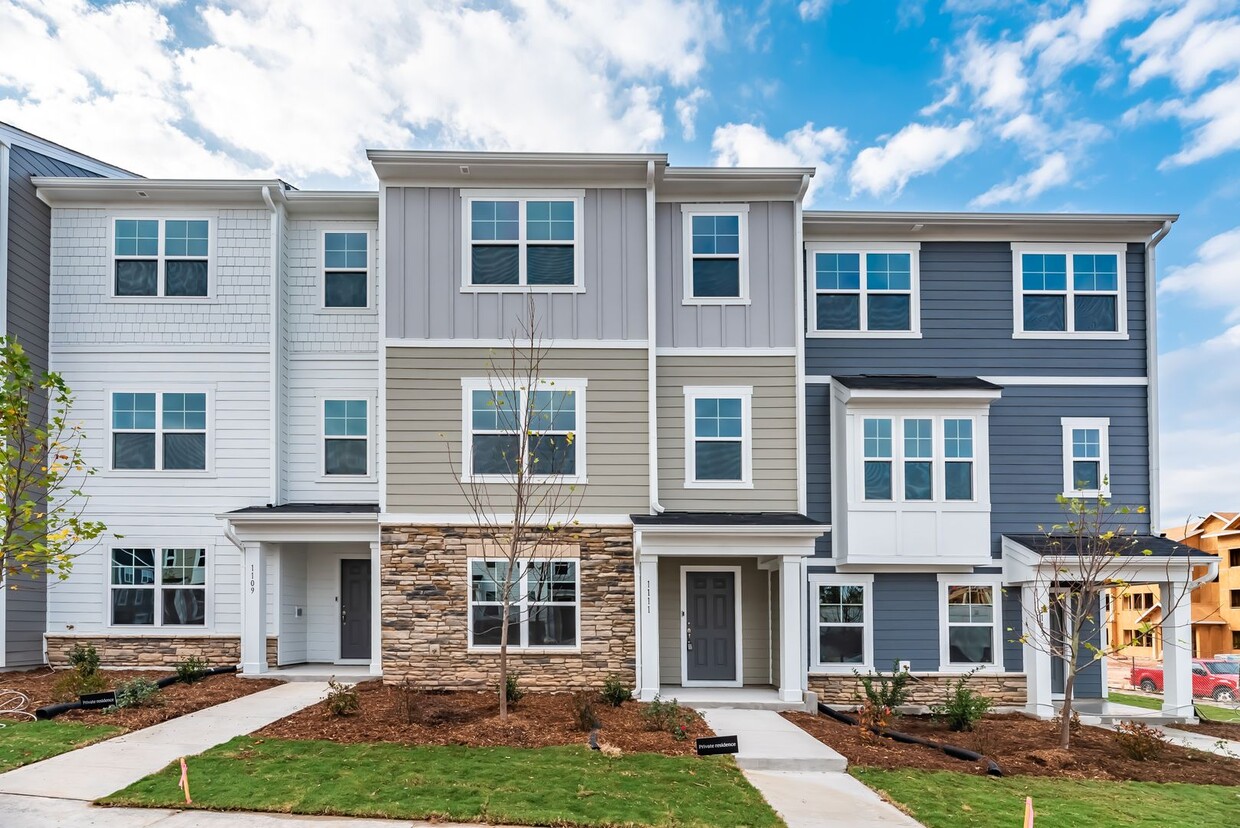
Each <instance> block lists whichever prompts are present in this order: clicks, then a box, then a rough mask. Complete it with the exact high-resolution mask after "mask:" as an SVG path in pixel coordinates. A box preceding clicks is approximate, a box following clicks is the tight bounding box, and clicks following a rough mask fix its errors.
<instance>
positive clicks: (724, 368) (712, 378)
mask: <svg viewBox="0 0 1240 828" xmlns="http://www.w3.org/2000/svg"><path fill="white" fill-rule="evenodd" d="M658 382H659V386H658V402H659V501H660V502H661V503H662V504H663V506H664V507H666V508H668V509H679V510H705V511H728V510H736V511H747V512H758V511H766V512H791V511H795V510H796V508H797V473H796V468H797V443H796V365H795V362H794V359H793V357H791V356H754V357H702V356H661V357H659V358H658ZM691 385H748V386H753V488H752V489H687V488H685V393H684V389H685V386H691Z"/></svg>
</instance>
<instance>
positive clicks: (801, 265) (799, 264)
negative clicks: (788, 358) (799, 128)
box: [792, 173, 810, 514]
mask: <svg viewBox="0 0 1240 828" xmlns="http://www.w3.org/2000/svg"><path fill="white" fill-rule="evenodd" d="M809 179H810V174H809V173H806V174H805V175H803V176H801V189H800V190H798V191H797V200H796V202H795V210H796V213H795V227H794V230H793V232H794V233H795V236H796V247H797V250H796V260H795V276H796V289H795V290H794V291H793V295H794V296H795V297H796V298H795V300H794V302H793V305H794V307H795V309H796V322H795V324H794V326H793V329H792V330H793V336H794V337H795V339H794V341H795V343H796V407H797V410H796V418H797V419H796V423H797V511H798V512H800V513H801V514H805V513H806V512H807V511H808V509H809V494H808V492H807V491H806V479H805V477H806V457H805V417H806V414H805V292H806V290H807V288H806V285H805V226H804V214H805V206H804V203H803V201H804V199H805V193H806V192H807V191H808V190H809Z"/></svg>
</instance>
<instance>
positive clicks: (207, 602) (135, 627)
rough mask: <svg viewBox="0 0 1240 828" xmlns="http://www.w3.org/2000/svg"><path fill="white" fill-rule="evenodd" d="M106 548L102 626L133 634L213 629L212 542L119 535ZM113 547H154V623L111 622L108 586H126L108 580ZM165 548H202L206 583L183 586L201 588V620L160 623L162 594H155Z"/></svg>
mask: <svg viewBox="0 0 1240 828" xmlns="http://www.w3.org/2000/svg"><path fill="white" fill-rule="evenodd" d="M130 540H132V541H133V542H132V543H128V542H127V541H130ZM106 549H107V559H106V561H105V564H104V568H103V569H104V571H103V607H104V610H103V611H104V619H105V622H104V626H105V627H106V628H107V629H114V630H125V631H127V633H131V634H137V633H138V632H139V631H141V630H183V631H185V632H193V633H199V634H203V633H210V632H212V631H213V630H214V628H215V624H214V615H212V613H213V611H214V604H215V596H214V580H215V579H214V577H213V570H214V568H215V546H214V544H210V543H184V544H177V545H173V544H170V543H165V542H152V541H150V540H149V539H146V540H142V539H133V538H130V537H129V536H126V537H125V538H123V539H121V540H120V541H118V542H116V543H114V544H109V545H108V546H107V547H106ZM113 549H154V550H155V584H154V585H153V588H154V590H155V592H156V596H155V597H156V609H155V618H156V623H154V624H114V623H112V590H113V588H116V589H126V588H127V586H126V585H124V584H116V585H115V586H114V585H113V584H112V550H113ZM165 549H202V550H204V551H205V552H206V555H207V564H206V583H205V584H203V585H202V586H201V587H198V586H193V587H186V589H202V590H203V591H204V598H203V623H202V624H165V623H163V620H164V609H163V602H162V601H161V600H160V599H161V598H162V596H161V595H159V592H160V590H162V589H163V571H162V569H163V567H162V566H161V562H162V556H163V551H164V550H165ZM140 589H146V587H140Z"/></svg>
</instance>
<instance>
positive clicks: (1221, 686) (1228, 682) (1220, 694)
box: [1131, 658, 1240, 702]
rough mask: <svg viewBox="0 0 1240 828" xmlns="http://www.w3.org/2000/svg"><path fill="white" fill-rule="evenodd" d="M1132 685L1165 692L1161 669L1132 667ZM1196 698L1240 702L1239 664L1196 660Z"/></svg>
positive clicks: (1194, 688)
mask: <svg viewBox="0 0 1240 828" xmlns="http://www.w3.org/2000/svg"><path fill="white" fill-rule="evenodd" d="M1131 681H1132V683H1133V684H1134V685H1136V686H1138V687H1140V688H1141V689H1142V690H1144V691H1145V692H1147V693H1160V692H1162V689H1163V671H1162V668H1161V667H1133V668H1132V678H1131ZM1193 695H1194V696H1209V697H1210V698H1212V699H1214V700H1215V701H1220V702H1234V701H1236V699H1237V698H1240V664H1237V663H1236V662H1234V661H1225V660H1223V659H1213V658H1212V659H1206V658H1195V659H1193Z"/></svg>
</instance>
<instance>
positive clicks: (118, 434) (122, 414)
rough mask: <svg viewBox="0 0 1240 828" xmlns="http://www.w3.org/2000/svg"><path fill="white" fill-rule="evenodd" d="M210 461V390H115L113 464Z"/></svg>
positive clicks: (201, 464)
mask: <svg viewBox="0 0 1240 828" xmlns="http://www.w3.org/2000/svg"><path fill="white" fill-rule="evenodd" d="M206 467H207V395H206V394H204V393H191V394H185V393H156V392H153V391H152V392H137V393H135V392H116V393H114V394H112V468H113V469H118V470H137V469H150V470H164V471H202V470H204V469H206Z"/></svg>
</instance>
